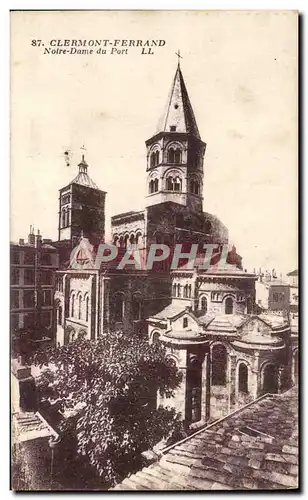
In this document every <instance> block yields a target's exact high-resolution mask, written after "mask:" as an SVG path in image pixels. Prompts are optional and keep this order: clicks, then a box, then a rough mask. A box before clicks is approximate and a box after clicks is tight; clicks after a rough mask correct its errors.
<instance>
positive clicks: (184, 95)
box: [157, 65, 200, 139]
mask: <svg viewBox="0 0 308 500" xmlns="http://www.w3.org/2000/svg"><path fill="white" fill-rule="evenodd" d="M173 126H176V130H175V132H177V133H178V132H180V133H188V134H192V135H194V136H195V137H197V138H198V139H200V134H199V130H198V126H197V122H196V118H195V115H194V112H193V109H192V105H191V103H190V100H189V97H188V92H187V89H186V86H185V82H184V78H183V75H182V72H181V68H180V65H178V67H177V70H176V73H175V77H174V80H173V82H172V87H171V91H170V94H169V96H168V102H167V106H166V109H165V111H164V114H163V116H162V118H161V120H160V121H159V123H158V127H157V132H170V131H171V130H172V129H171V128H170V127H173Z"/></svg>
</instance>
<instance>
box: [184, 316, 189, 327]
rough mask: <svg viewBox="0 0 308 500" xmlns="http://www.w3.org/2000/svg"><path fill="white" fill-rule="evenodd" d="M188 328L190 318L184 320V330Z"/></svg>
mask: <svg viewBox="0 0 308 500" xmlns="http://www.w3.org/2000/svg"><path fill="white" fill-rule="evenodd" d="M187 327H188V318H183V328H187Z"/></svg>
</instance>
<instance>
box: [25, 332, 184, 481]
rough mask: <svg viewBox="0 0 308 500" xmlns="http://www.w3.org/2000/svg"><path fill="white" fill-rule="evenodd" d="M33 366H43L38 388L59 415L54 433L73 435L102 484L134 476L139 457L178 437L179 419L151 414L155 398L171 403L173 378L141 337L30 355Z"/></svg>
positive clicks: (166, 412) (82, 342)
mask: <svg viewBox="0 0 308 500" xmlns="http://www.w3.org/2000/svg"><path fill="white" fill-rule="evenodd" d="M35 363H36V364H40V365H41V366H43V365H49V366H50V369H47V370H45V371H43V372H42V375H41V378H40V381H39V382H40V383H39V388H40V392H41V394H42V395H43V396H44V397H45V401H46V399H47V398H48V400H49V401H51V402H52V404H53V407H54V408H57V409H58V410H60V411H62V412H63V414H64V415H65V416H66V418H64V419H63V420H62V421H61V423H60V430H62V431H65V430H66V431H67V430H69V431H70V432H71V431H72V430H74V431H75V433H76V434H75V435H76V438H77V451H78V453H80V454H81V455H83V456H85V457H88V459H89V461H90V463H91V464H92V465H93V466H95V467H96V469H97V470H98V472H99V474H100V475H101V476H102V478H103V479H104V481H105V482H108V483H109V484H110V483H112V482H114V481H118V480H119V479H121V478H122V477H123V476H125V475H127V474H128V473H129V472H132V471H133V470H134V469H136V468H137V467H138V466H139V465H140V453H141V452H142V451H144V450H147V449H149V448H151V447H153V446H154V445H155V444H156V443H157V442H159V441H160V440H161V439H163V438H168V437H170V434H171V433H172V432H173V431H174V432H179V429H180V427H181V421H180V415H177V414H176V412H175V410H174V409H171V408H163V407H158V408H156V394H157V391H159V392H160V394H161V395H162V396H165V397H171V396H172V395H173V391H174V389H175V388H176V387H177V386H178V384H179V382H180V380H181V374H180V372H179V371H178V370H177V368H176V366H175V363H174V361H173V360H171V359H168V358H166V353H165V349H164V348H163V347H162V346H161V345H160V344H154V345H149V343H148V340H147V338H144V336H141V335H136V334H134V335H128V334H125V333H123V332H117V333H115V334H108V335H103V336H101V337H100V338H99V339H97V340H86V339H84V338H81V339H78V340H76V341H74V342H72V343H70V344H68V345H65V346H62V347H58V348H50V349H48V350H46V351H44V352H40V353H37V354H36V355H35Z"/></svg>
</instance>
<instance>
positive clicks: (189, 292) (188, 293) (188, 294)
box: [187, 285, 191, 298]
mask: <svg viewBox="0 0 308 500" xmlns="http://www.w3.org/2000/svg"><path fill="white" fill-rule="evenodd" d="M187 297H189V298H190V297H191V285H188V287H187Z"/></svg>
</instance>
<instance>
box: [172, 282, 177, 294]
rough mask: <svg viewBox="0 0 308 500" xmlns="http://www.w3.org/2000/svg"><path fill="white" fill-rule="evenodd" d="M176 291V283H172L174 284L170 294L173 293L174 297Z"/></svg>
mask: <svg viewBox="0 0 308 500" xmlns="http://www.w3.org/2000/svg"><path fill="white" fill-rule="evenodd" d="M176 291H177V286H176V283H174V285H173V286H172V295H173V297H176Z"/></svg>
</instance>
